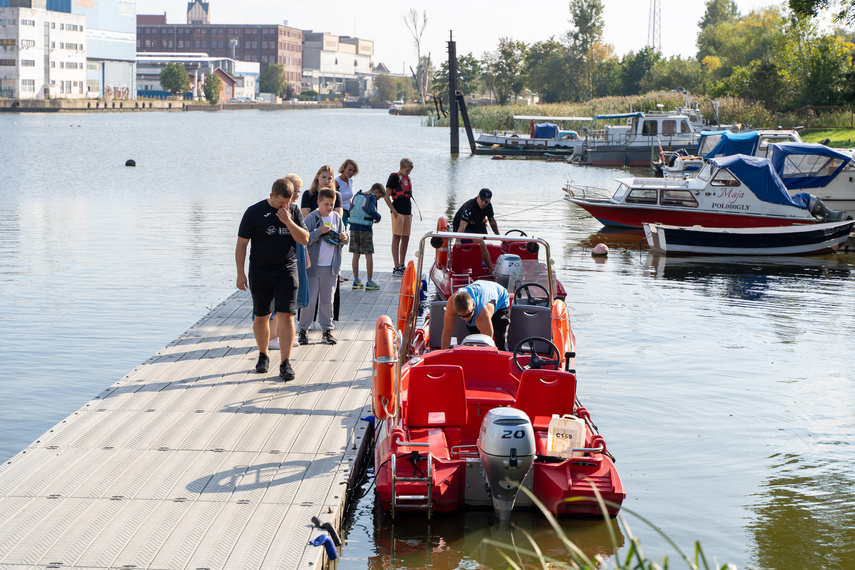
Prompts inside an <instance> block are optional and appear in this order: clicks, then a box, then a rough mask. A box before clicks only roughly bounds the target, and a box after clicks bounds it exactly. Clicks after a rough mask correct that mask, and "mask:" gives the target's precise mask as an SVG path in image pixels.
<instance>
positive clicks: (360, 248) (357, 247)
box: [348, 226, 374, 255]
mask: <svg viewBox="0 0 855 570" xmlns="http://www.w3.org/2000/svg"><path fill="white" fill-rule="evenodd" d="M348 251H349V252H350V253H358V254H361V255H370V254H373V253H374V232H355V231H353V226H351V230H350V248H349V249H348Z"/></svg>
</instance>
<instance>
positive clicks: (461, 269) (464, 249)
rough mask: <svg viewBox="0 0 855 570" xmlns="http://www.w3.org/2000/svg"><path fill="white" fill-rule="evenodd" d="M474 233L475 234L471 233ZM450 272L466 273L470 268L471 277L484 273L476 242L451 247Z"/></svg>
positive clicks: (479, 247) (478, 246) (479, 248)
mask: <svg viewBox="0 0 855 570" xmlns="http://www.w3.org/2000/svg"><path fill="white" fill-rule="evenodd" d="M473 235H475V234H473ZM451 250H452V251H451V272H452V273H468V270H469V269H471V270H472V278H473V279H475V278H477V277H480V276H482V275H484V265H483V263H484V262H483V261H482V260H481V246H480V245H479V244H477V243H464V244H462V245H460V247H457V246H456V245H455V246H454V247H452V248H451Z"/></svg>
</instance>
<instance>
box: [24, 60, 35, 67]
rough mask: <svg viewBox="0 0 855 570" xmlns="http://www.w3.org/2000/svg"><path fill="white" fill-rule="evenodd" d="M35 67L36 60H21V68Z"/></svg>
mask: <svg viewBox="0 0 855 570" xmlns="http://www.w3.org/2000/svg"><path fill="white" fill-rule="evenodd" d="M35 66H36V60H34V59H22V60H21V67H35Z"/></svg>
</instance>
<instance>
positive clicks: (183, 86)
mask: <svg viewBox="0 0 855 570" xmlns="http://www.w3.org/2000/svg"><path fill="white" fill-rule="evenodd" d="M160 86H161V87H163V88H164V89H165V90H166V91H169V92H170V93H172V94H173V95H178V94H179V93H187V92H188V91H190V76H189V75H188V74H187V70H186V69H184V66H183V65H181V64H180V63H167V64H166V65H164V66H163V69H161V70H160Z"/></svg>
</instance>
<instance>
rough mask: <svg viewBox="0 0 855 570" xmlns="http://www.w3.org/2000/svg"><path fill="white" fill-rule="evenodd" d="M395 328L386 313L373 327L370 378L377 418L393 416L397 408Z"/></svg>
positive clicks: (382, 418) (374, 410) (383, 418)
mask: <svg viewBox="0 0 855 570" xmlns="http://www.w3.org/2000/svg"><path fill="white" fill-rule="evenodd" d="M395 352H396V351H395V329H394V327H393V326H392V319H391V318H389V317H388V316H387V315H381V316H380V317H378V318H377V323H376V325H375V329H374V370H373V374H372V376H373V379H372V386H371V388H372V390H371V391H372V392H373V394H374V398H373V400H372V401H373V408H374V409H373V412H374V416H375V417H376V418H377V419H380V420H385V419H386V418H389V417H394V416H395V412H396V409H397V405H398V402H397V398H396V393H395V368H396V360H397V358H396V355H395Z"/></svg>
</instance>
